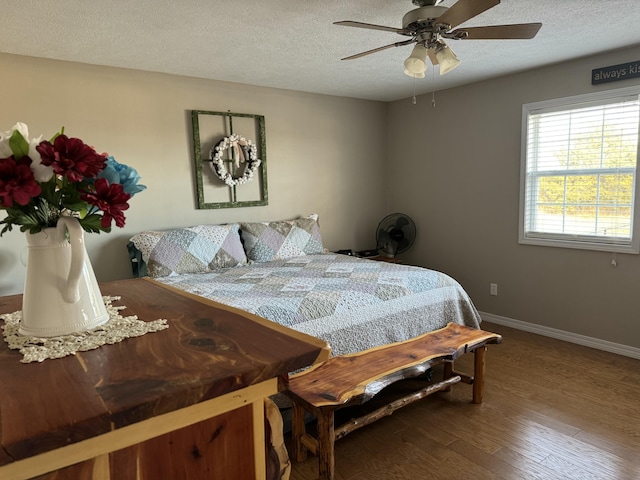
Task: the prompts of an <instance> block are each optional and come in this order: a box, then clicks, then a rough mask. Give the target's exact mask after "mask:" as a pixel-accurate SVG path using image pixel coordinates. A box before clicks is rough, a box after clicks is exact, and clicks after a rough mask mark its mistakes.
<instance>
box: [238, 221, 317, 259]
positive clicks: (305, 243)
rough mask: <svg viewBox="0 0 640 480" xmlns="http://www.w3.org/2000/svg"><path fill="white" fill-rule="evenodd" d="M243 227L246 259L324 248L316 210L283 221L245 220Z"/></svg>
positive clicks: (270, 257)
mask: <svg viewBox="0 0 640 480" xmlns="http://www.w3.org/2000/svg"><path fill="white" fill-rule="evenodd" d="M240 231H241V234H242V241H243V243H244V251H245V252H246V254H247V259H249V260H251V261H254V262H268V261H271V260H279V259H283V258H290V257H297V256H300V255H310V254H313V253H322V252H323V247H322V237H321V236H320V227H319V225H318V216H317V215H315V214H314V215H310V216H308V217H302V218H297V219H295V220H288V221H280V222H268V223H267V222H260V223H242V224H240Z"/></svg>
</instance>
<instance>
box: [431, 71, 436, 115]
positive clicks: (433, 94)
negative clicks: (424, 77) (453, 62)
mask: <svg viewBox="0 0 640 480" xmlns="http://www.w3.org/2000/svg"><path fill="white" fill-rule="evenodd" d="M431 84H432V88H433V90H432V91H431V106H432V107H433V108H436V70H435V68H432V69H431Z"/></svg>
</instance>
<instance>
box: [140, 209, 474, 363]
mask: <svg viewBox="0 0 640 480" xmlns="http://www.w3.org/2000/svg"><path fill="white" fill-rule="evenodd" d="M128 248H129V255H130V259H131V261H132V267H133V272H134V275H136V276H143V275H149V276H151V277H154V278H155V279H156V280H157V281H159V282H162V283H165V284H168V285H171V286H173V287H176V288H178V289H181V290H185V291H187V292H190V293H194V294H197V295H200V296H203V297H206V298H208V299H211V300H214V301H216V302H220V303H223V304H226V305H230V306H232V307H236V308H239V309H241V310H245V311H248V312H251V313H254V314H256V315H259V316H261V317H264V318H266V319H268V320H271V321H274V322H277V323H279V324H281V325H285V326H287V327H290V328H292V329H295V330H298V331H301V332H304V333H307V334H310V335H313V336H316V337H319V338H321V339H323V340H325V341H327V342H328V343H329V345H330V346H331V349H332V354H333V355H343V354H348V353H354V352H358V351H362V350H365V349H368V348H372V347H375V346H379V345H383V344H387V343H391V342H398V341H404V340H407V339H409V338H412V337H415V336H418V335H420V334H422V333H425V332H428V331H432V330H435V329H439V328H442V327H444V326H446V325H447V324H448V323H449V322H454V323H458V324H462V325H467V326H470V327H474V328H478V327H479V324H480V316H479V314H478V312H477V310H476V309H475V307H474V305H473V302H472V301H471V299H470V298H469V296H468V295H467V293H466V292H465V291H464V289H463V288H462V287H461V286H460V284H459V283H458V282H456V281H455V280H454V279H453V278H451V277H449V276H448V275H446V274H444V273H441V272H437V271H434V270H429V269H425V268H421V267H415V266H410V265H400V264H393V263H388V262H380V261H374V260H368V259H363V258H357V257H352V256H347V255H339V254H335V253H331V252H327V251H326V249H325V248H324V247H323V245H322V237H321V234H320V227H319V224H318V217H317V215H310V216H308V217H300V218H297V219H294V220H286V221H274V222H245V223H234V224H225V225H197V226H193V227H187V228H180V229H173V230H165V231H146V232H141V233H139V234H137V235H135V236H134V237H132V238H131V239H130V242H129V244H128Z"/></svg>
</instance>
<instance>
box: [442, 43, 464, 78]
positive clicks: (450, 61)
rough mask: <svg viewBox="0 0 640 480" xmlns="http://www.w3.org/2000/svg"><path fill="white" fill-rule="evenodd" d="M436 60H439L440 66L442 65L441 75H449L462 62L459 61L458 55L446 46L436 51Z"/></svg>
mask: <svg viewBox="0 0 640 480" xmlns="http://www.w3.org/2000/svg"><path fill="white" fill-rule="evenodd" d="M436 58H437V59H438V65H440V75H444V74H446V73H449V72H450V71H451V70H453V69H454V68H456V67H457V66H458V65H460V60H458V57H456V54H455V53H453V50H451V49H450V48H449V47H447V46H446V45H443V46H442V47H440V48H438V50H436Z"/></svg>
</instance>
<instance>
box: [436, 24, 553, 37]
mask: <svg viewBox="0 0 640 480" xmlns="http://www.w3.org/2000/svg"><path fill="white" fill-rule="evenodd" d="M540 27H542V24H541V23H516V24H513V25H493V26H487V27H470V28H460V29H457V30H454V31H453V32H449V33H448V34H447V35H446V36H447V37H448V36H449V35H451V36H452V37H453V38H462V39H469V40H501V39H530V38H533V37H535V36H536V34H537V33H538V31H539V30H540Z"/></svg>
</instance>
